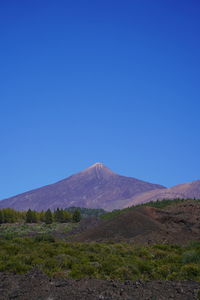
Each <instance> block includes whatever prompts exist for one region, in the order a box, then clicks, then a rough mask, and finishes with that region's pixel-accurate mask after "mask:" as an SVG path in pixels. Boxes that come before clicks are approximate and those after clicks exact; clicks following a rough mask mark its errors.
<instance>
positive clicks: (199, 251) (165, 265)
mask: <svg viewBox="0 0 200 300" xmlns="http://www.w3.org/2000/svg"><path fill="white" fill-rule="evenodd" d="M35 267H37V268H39V269H41V270H43V271H44V272H45V273H47V274H48V275H50V276H59V277H60V276H61V277H68V278H83V277H92V278H101V279H117V280H121V281H123V280H137V279H142V280H156V279H159V280H196V281H200V243H198V242H196V243H193V244H190V245H188V246H186V247H181V246H177V245H166V244H165V245H163V244H162V245H153V246H140V247H139V246H134V245H131V244H122V243H120V244H109V243H108V244H100V243H66V242H65V241H63V240H55V239H54V238H53V237H52V236H50V235H47V234H46V235H44V236H43V238H40V239H38V237H37V236H36V237H34V238H25V237H24V238H22V237H17V238H13V239H10V240H9V239H5V238H0V271H2V272H14V273H25V272H27V271H29V270H30V269H32V268H35Z"/></svg>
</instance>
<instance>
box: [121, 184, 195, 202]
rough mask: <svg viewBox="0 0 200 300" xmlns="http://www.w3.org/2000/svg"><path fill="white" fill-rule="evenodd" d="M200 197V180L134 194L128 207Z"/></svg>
mask: <svg viewBox="0 0 200 300" xmlns="http://www.w3.org/2000/svg"><path fill="white" fill-rule="evenodd" d="M177 198H180V199H188V198H190V199H200V180H196V181H192V182H188V183H184V184H179V185H175V186H173V187H171V188H168V189H158V190H152V191H148V192H145V193H141V194H138V195H134V196H133V197H132V199H130V201H129V202H128V203H127V204H126V207H128V206H132V205H137V204H141V203H147V202H150V201H156V200H163V199H177Z"/></svg>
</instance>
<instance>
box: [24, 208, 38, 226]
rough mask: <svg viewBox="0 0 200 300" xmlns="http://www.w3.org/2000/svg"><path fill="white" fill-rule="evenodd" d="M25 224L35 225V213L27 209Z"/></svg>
mask: <svg viewBox="0 0 200 300" xmlns="http://www.w3.org/2000/svg"><path fill="white" fill-rule="evenodd" d="M26 223H37V214H36V211H33V210H31V209H30V208H29V210H28V211H27V213H26Z"/></svg>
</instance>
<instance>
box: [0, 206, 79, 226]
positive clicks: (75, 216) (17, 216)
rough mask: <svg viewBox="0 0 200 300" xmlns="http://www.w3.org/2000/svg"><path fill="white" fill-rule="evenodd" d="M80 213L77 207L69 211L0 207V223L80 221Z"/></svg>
mask: <svg viewBox="0 0 200 300" xmlns="http://www.w3.org/2000/svg"><path fill="white" fill-rule="evenodd" d="M80 220H81V214H80V211H79V210H78V209H76V210H74V211H73V212H69V211H67V210H64V209H60V208H57V209H56V210H54V211H51V210H50V209H48V210H46V211H40V212H38V211H35V210H31V209H29V210H28V211H16V210H14V209H11V208H3V209H0V224H3V223H16V222H25V223H40V222H43V223H46V224H51V223H53V222H57V223H68V222H80Z"/></svg>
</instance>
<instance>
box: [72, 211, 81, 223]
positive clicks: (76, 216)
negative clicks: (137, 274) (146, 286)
mask: <svg viewBox="0 0 200 300" xmlns="http://www.w3.org/2000/svg"><path fill="white" fill-rule="evenodd" d="M72 219H73V221H74V222H76V223H78V222H80V220H81V213H80V210H78V209H76V210H75V211H74V213H73V217H72Z"/></svg>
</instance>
